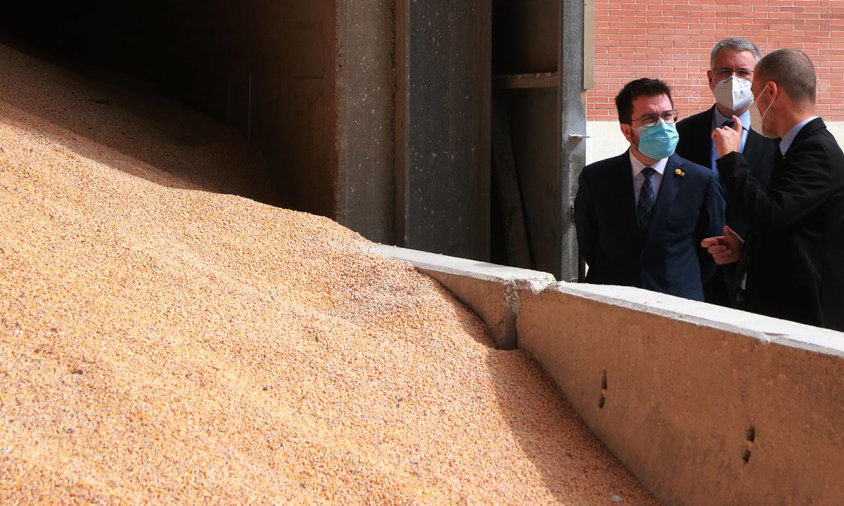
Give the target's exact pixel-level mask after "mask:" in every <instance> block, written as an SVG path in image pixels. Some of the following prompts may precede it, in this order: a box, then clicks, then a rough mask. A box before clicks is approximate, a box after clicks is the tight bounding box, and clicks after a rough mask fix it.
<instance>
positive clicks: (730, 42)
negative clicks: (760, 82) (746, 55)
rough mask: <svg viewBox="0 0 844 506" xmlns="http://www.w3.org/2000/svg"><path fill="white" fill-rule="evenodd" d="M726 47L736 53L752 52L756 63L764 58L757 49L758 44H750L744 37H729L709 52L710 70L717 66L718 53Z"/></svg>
mask: <svg viewBox="0 0 844 506" xmlns="http://www.w3.org/2000/svg"><path fill="white" fill-rule="evenodd" d="M725 47H728V48H730V49H733V50H735V51H750V52H751V53H753V56H755V57H756V63H759V60H760V59H761V58H762V53H760V52H759V48H758V47H756V44H754V43H752V42H750V41H749V40H747V39H745V38H744V37H728V38H726V39H723V40H720V41H718V43H717V44H715V45H714V46H712V51H710V52H709V68H713V67H714V66H715V56H716V55H717V54H718V51H720V50H722V49H724V48H725ZM713 70H714V69H713Z"/></svg>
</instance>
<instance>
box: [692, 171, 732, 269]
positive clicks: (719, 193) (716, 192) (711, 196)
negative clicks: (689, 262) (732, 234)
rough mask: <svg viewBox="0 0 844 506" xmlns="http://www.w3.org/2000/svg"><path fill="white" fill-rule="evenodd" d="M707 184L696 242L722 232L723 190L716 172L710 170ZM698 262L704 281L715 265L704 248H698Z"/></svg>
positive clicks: (724, 202)
mask: <svg viewBox="0 0 844 506" xmlns="http://www.w3.org/2000/svg"><path fill="white" fill-rule="evenodd" d="M709 173H710V176H709V182H708V183H709V184H708V185H707V188H706V196H705V198H704V201H703V209H701V212H700V218H699V220H698V225H697V239H696V240H697V244H700V241H702V240H703V239H705V238H707V237H715V236H719V235H722V234H723V233H724V219H725V218H724V206H725V205H726V201H725V200H724V190H723V188H722V187H721V182H720V180H719V178H718V173H717V172H715V171H710V172H709ZM698 262H699V263H700V279H701V281H702V282H704V283H705V282H706V281H707V280H708V279H709V278H710V277H712V274H713V273H714V272H715V269H716V267H717V266H716V265H715V261H714V260H713V258H712V255H710V254H709V252H708V251H707V250H706V249H704V248H698Z"/></svg>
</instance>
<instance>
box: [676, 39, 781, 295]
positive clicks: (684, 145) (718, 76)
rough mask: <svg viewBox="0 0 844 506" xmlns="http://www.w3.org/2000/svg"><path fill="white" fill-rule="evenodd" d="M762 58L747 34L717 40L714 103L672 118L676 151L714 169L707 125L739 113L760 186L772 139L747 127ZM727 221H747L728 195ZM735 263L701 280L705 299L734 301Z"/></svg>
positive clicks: (739, 227)
mask: <svg viewBox="0 0 844 506" xmlns="http://www.w3.org/2000/svg"><path fill="white" fill-rule="evenodd" d="M760 58H761V54H760V53H759V49H758V48H757V47H756V45H755V44H754V43H752V42H750V41H749V40H747V39H743V38H741V37H730V38H727V39H724V40H721V41H719V42H718V43H717V44H715V46H713V47H712V50H711V51H710V53H709V70H707V71H706V78H707V80H708V82H709V89H710V90H712V93H713V95H714V96H715V105H713V106H712V107H711V108H709V109H707V110H706V111H703V112H700V113H697V114H695V115H693V116H690V117H688V118H686V119H684V120H682V121H680V122H679V123H677V132H678V133H679V134H680V142H678V143H677V154H678V155H680V156H682V157H683V158H685V159H687V160H691V161H692V162H695V163H697V164H699V165H703V166H705V167H710V168H712V169H713V170H715V159H716V158H717V157H718V156H717V151H716V150H715V143H714V141H713V140H712V131H713V130H714V129H716V128H719V127H721V126H723V125H724V124H725V123H728V122H732V117H733V116H738V117H739V119H740V120H741V124H742V133H741V135H742V138H741V143H740V144H739V152H740V153H742V154H743V155H744V158H745V160H747V163H748V166H749V168H750V174H751V175H752V176H753V177H754V178H756V180H757V181H759V184H760V185H762V187H764V186H765V185H767V184H768V178H769V177H770V175H771V167H773V165H774V157H775V156H777V155H776V153H777V143H776V141H775V140H773V139H766V138H765V137H763V136H762V135H760V134H759V133H757V132H755V131H753V130H751V129H750V126H751V125H750V104H751V103H752V102H753V93H752V92H751V90H750V86H751V83H752V81H753V69H754V67H755V66H756V63H757V62H758V61H759V59H760ZM726 223H727V225H729V226H730V228H732V229H733V230H734V231H735V232H736V233H738V234H739V235H740V236H744V235H745V234H746V233H747V222H745V220H744V218H742V216H741V212H740V211H739V209H738V208H736V207H735V206H733V205H731V204H730V198H729V195H727V207H726ZM734 279H735V265H734V264H727V265H724V266H720V267H719V268H718V270H716V272H715V274H714V275H713V276H712V277H711V278H710V279H709V281H708V282H706V284H704V286H703V294H704V300H705V301H706V302H709V303H712V304H718V305H721V306H731V307H735V306H736V290H735V288H736V287H735V282H734Z"/></svg>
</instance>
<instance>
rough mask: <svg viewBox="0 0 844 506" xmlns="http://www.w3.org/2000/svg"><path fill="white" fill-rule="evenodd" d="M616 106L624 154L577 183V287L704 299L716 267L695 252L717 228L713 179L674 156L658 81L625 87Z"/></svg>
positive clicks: (664, 90)
mask: <svg viewBox="0 0 844 506" xmlns="http://www.w3.org/2000/svg"><path fill="white" fill-rule="evenodd" d="M615 104H616V108H617V110H618V119H619V122H620V123H621V125H620V126H621V132H622V133H623V134H624V137H625V138H626V139H627V141H628V142H629V143H630V149H629V150H627V151H626V152H624V153H623V154H621V155H619V156H616V157H613V158H608V159H606V160H601V161H599V162H595V163H592V164H590V165H587V166H586V167H584V169H583V172H582V173H581V175H580V178H579V180H578V182H579V185H578V190H577V196H576V198H575V224H576V227H577V244H578V248H579V250H580V253H581V255H582V257H583V259H584V260H585V261H586V264H587V265H588V270H587V273H586V277H585V279H584V281H585V282H587V283H596V284H611V285H627V286H637V287H641V288H646V289H648V290H654V291H658V292H663V293H667V294H671V295H676V296H679V297H686V298H689V299H695V300H703V282H704V281H705V280H706V279H708V278H709V276H711V275H712V272H713V271H714V270H715V264H714V262H713V260H712V258H711V257H710V256H709V255H708V254H707V252H706V250H703V249H701V248H700V247H699V246H698V245H699V243H700V241H701V240H702V239H703V238H705V237H708V236H710V235H711V234H712V232H716V233H720V231H721V229H722V227H723V224H724V198H723V194H722V192H721V187H720V185H719V183H718V179H717V177H716V173H715V172H713V171H711V170H709V169H708V168H706V167H702V166H700V165H698V164H695V163H692V162H689V161H687V160H684V159H683V158H680V157H679V156H677V155H676V154H674V149H675V147H676V145H677V139H678V135H677V131H676V129H675V125H674V123H675V121H676V119H677V111H676V110H674V104H673V102H672V100H671V90H670V88H669V87H668V85H666V84H665V83H664V82H662V81H660V80H658V79H648V78H643V79H637V80H635V81H631V82H629V83H627V84H626V85H625V86H624V88H623V89H622V90H621V91H620V92H619V94H618V96H616V97H615Z"/></svg>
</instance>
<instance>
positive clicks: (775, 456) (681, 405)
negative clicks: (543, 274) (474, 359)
mask: <svg viewBox="0 0 844 506" xmlns="http://www.w3.org/2000/svg"><path fill="white" fill-rule="evenodd" d="M521 301H522V305H521V308H520V312H519V315H518V318H517V331H518V334H519V347H520V348H523V349H525V350H527V351H528V352H529V353H530V354H531V355H532V356H533V357H534V358H535V359H536V360H537V361H538V362H539V363H540V364H542V366H543V367H544V368H545V370H546V371H548V373H549V374H550V375H551V376H552V377H553V379H554V380H555V382H556V383H557V384H558V385H559V387H560V389H561V390H562V391H563V393H564V394H565V396H566V397H567V398H568V400H569V402H571V404H572V405H573V406H574V408H575V409H576V410H577V411H578V413H579V414H580V416H581V417H582V418H583V419H584V421H585V422H586V423H587V425H589V427H590V428H591V429H592V431H593V432H594V433H595V435H596V436H597V437H598V438H599V439H600V440H601V441H602V442H604V444H606V446H607V447H608V448H609V449H610V451H611V452H612V453H613V454H615V455H616V456H617V457H618V458H619V459H621V461H622V462H623V463H624V464H625V465H626V466H627V467H628V468H629V469H630V470H631V471H632V472H633V473H634V474H635V475H636V476H637V477H638V478H639V479H640V480H641V481H642V483H643V484H644V485H645V486H646V487H648V488H649V489H650V490H652V491H653V492H654V494H655V495H656V496H657V497H658V498H660V499H661V500H663V501H664V502H666V503H667V504H701V505H704V504H707V505H708V504H712V505H723V504H840V503H841V501H842V498H844V431H842V427H844V409H842V406H844V360H842V357H844V334H842V333H839V332H834V331H829V330H824V329H818V328H815V327H810V326H805V325H800V324H797V323H792V322H787V321H783V320H776V319H773V318H766V317H762V316H757V315H751V314H748V313H744V312H742V311H735V310H730V309H724V308H719V307H716V306H711V305H709V304H703V303H699V302H692V301H687V300H685V299H678V298H676V297H671V296H667V295H663V294H657V293H654V292H648V291H645V290H639V289H635V288H626V287H610V286H590V285H572V284H567V285H564V284H558V285H552V286H549V287H548V288H547V289H545V290H544V291H542V292H539V293H523V294H522V295H521Z"/></svg>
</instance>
